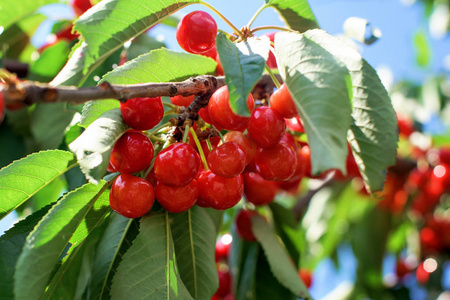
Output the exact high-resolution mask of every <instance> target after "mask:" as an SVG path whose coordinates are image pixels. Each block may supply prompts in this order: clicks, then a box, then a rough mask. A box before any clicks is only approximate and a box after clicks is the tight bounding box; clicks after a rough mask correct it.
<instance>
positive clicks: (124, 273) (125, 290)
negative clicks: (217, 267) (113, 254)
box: [111, 211, 193, 300]
mask: <svg viewBox="0 0 450 300" xmlns="http://www.w3.org/2000/svg"><path fill="white" fill-rule="evenodd" d="M130 295H133V297H134V298H139V299H144V298H145V299H193V298H192V297H191V296H190V294H189V291H188V290H187V289H186V287H185V286H184V284H183V282H182V281H181V278H180V274H179V273H178V268H177V262H176V259H175V251H174V245H173V240H172V234H171V231H170V224H169V216H168V213H167V212H165V213H164V212H161V211H160V212H153V213H150V214H149V215H147V216H144V217H142V218H141V222H140V231H139V235H138V236H137V237H136V239H135V240H134V241H133V244H132V245H131V247H130V248H129V249H128V251H127V252H126V253H125V255H124V256H123V260H122V262H121V263H120V265H119V268H118V269H117V272H116V274H115V276H114V278H113V282H112V288H111V296H112V299H113V300H114V299H126V298H128V297H129V296H130Z"/></svg>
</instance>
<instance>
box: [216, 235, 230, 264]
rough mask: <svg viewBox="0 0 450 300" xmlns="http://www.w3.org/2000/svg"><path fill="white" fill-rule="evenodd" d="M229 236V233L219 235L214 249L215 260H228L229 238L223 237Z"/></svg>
mask: <svg viewBox="0 0 450 300" xmlns="http://www.w3.org/2000/svg"><path fill="white" fill-rule="evenodd" d="M227 235H228V236H229V235H230V234H228V233H227V234H225V235H223V236H221V237H220V238H219V239H218V240H217V242H216V251H215V259H216V262H218V261H221V260H224V261H227V260H228V255H229V252H230V249H231V239H225V238H224V237H225V236H227Z"/></svg>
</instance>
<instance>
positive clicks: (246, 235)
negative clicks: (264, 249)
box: [236, 209, 258, 242]
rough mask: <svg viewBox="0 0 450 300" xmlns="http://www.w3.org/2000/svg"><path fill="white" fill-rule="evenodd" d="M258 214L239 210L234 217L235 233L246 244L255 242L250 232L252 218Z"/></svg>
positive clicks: (251, 231)
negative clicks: (246, 242)
mask: <svg viewBox="0 0 450 300" xmlns="http://www.w3.org/2000/svg"><path fill="white" fill-rule="evenodd" d="M257 215H258V213H257V212H256V211H253V210H246V209H243V210H240V211H239V212H238V214H237V216H236V231H237V233H238V235H239V236H240V237H241V238H242V239H243V240H246V241H248V242H255V241H256V237H255V235H254V234H253V230H252V219H251V217H252V216H257Z"/></svg>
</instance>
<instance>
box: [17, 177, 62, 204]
mask: <svg viewBox="0 0 450 300" xmlns="http://www.w3.org/2000/svg"><path fill="white" fill-rule="evenodd" d="M65 191H67V185H66V181H65V180H64V177H63V176H59V177H57V178H55V179H54V180H53V181H52V182H50V183H49V184H48V185H47V186H45V187H43V188H42V189H41V190H40V191H39V192H37V193H36V194H35V195H34V196H33V197H32V199H31V201H28V202H26V203H25V205H24V206H25V207H24V206H21V207H20V208H21V209H22V208H30V209H31V211H33V212H34V211H38V210H40V209H41V208H43V207H44V206H46V205H48V204H50V203H52V202H55V201H56V200H58V199H59V197H61V195H62V193H63V192H65Z"/></svg>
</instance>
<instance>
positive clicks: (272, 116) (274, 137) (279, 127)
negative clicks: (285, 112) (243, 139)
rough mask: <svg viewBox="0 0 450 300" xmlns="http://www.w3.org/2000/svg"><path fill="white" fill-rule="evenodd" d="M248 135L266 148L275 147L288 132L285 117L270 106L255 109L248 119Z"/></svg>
mask: <svg viewBox="0 0 450 300" xmlns="http://www.w3.org/2000/svg"><path fill="white" fill-rule="evenodd" d="M247 129H248V136H249V138H251V139H252V140H253V141H254V142H255V143H256V144H258V145H259V146H261V147H264V148H271V147H274V146H275V145H276V144H278V142H279V141H280V139H281V138H282V137H283V135H284V133H285V132H286V123H285V121H284V119H283V117H282V116H281V115H280V114H279V113H278V112H276V111H275V110H274V109H272V108H270V107H268V106H261V107H258V108H257V109H255V110H254V111H253V113H252V116H251V117H250V120H249V121H248V125H247Z"/></svg>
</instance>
